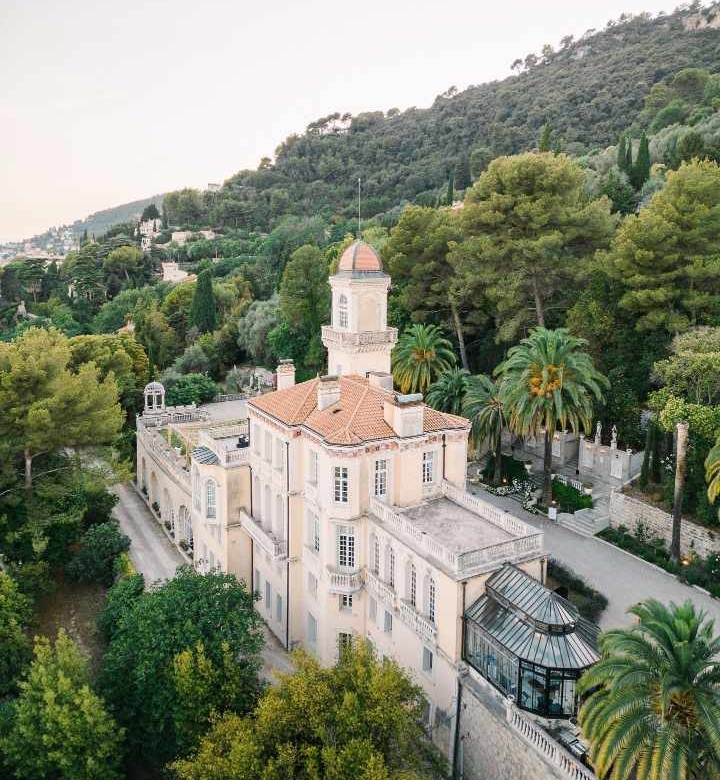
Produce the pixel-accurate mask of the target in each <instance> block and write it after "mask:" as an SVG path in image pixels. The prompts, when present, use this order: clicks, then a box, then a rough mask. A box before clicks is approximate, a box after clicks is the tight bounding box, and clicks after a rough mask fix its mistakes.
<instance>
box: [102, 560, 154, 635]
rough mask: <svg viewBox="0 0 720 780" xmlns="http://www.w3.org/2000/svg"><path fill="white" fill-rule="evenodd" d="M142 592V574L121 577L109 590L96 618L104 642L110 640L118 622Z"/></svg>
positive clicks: (143, 590) (143, 588) (143, 587)
mask: <svg viewBox="0 0 720 780" xmlns="http://www.w3.org/2000/svg"><path fill="white" fill-rule="evenodd" d="M144 592H145V578H144V577H143V575H142V574H130V575H129V576H127V577H121V578H120V579H119V580H118V581H117V582H116V583H115V584H114V585H113V586H112V588H110V590H109V591H108V594H107V600H106V601H105V606H104V607H103V610H102V612H101V613H100V616H99V617H98V629H99V630H100V633H101V634H102V635H103V637H104V638H105V640H106V641H109V640H110V639H111V638H112V636H113V635H114V634H115V631H116V630H117V627H118V625H119V624H120V621H121V620H122V619H123V618H124V617H125V615H126V614H128V613H129V612H130V611H131V610H132V609H133V608H134V606H135V604H136V602H137V601H138V600H139V599H140V597H141V596H142V595H143V593H144Z"/></svg>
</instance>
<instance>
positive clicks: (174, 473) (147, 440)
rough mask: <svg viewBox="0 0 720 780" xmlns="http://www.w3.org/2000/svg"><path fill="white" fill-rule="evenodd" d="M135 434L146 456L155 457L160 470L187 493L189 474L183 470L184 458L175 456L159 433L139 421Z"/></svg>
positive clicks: (174, 452)
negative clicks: (146, 453)
mask: <svg viewBox="0 0 720 780" xmlns="http://www.w3.org/2000/svg"><path fill="white" fill-rule="evenodd" d="M136 434H137V437H138V439H139V440H140V442H141V443H142V445H143V446H144V447H145V450H146V451H147V452H148V454H149V455H151V456H153V457H155V459H156V462H157V463H158V465H159V466H160V468H162V469H163V470H164V471H165V472H167V473H168V474H169V475H170V476H171V477H174V478H175V479H176V481H178V482H179V483H180V485H181V487H183V488H184V489H185V490H188V491H189V490H190V473H189V472H188V471H187V470H186V469H185V458H184V457H183V456H182V455H178V454H177V452H176V451H175V449H174V448H173V447H171V446H170V444H168V442H167V440H166V439H165V437H164V436H163V435H162V434H161V433H159V432H158V431H157V430H152V429H148V428H147V427H146V426H145V425H144V424H143V423H142V422H141V421H140V419H138V421H137V430H136Z"/></svg>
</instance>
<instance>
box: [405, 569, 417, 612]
mask: <svg viewBox="0 0 720 780" xmlns="http://www.w3.org/2000/svg"><path fill="white" fill-rule="evenodd" d="M407 600H408V601H409V602H410V604H411V605H412V606H413V607H417V569H416V568H415V564H414V563H409V564H408V570H407Z"/></svg>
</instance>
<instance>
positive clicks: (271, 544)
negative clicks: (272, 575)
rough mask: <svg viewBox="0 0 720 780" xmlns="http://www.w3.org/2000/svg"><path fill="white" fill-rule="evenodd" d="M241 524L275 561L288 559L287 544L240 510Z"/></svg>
mask: <svg viewBox="0 0 720 780" xmlns="http://www.w3.org/2000/svg"><path fill="white" fill-rule="evenodd" d="M240 524H241V525H242V527H243V529H244V530H245V531H247V533H248V534H249V535H250V536H251V537H252V539H253V541H255V542H256V543H257V544H258V545H260V547H261V548H262V549H263V550H264V551H265V552H266V553H267V554H268V555H269V556H270V557H271V558H273V560H276V561H279V560H283V559H284V558H287V542H286V541H285V540H284V539H277V538H276V537H275V535H274V534H272V533H271V532H270V531H266V530H265V529H264V528H263V527H262V526H261V525H260V523H259V522H258V521H257V520H255V518H253V517H250V515H249V514H248V513H247V512H246V511H245V510H244V509H240Z"/></svg>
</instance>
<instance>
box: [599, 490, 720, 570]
mask: <svg viewBox="0 0 720 780" xmlns="http://www.w3.org/2000/svg"><path fill="white" fill-rule="evenodd" d="M640 524H642V525H643V526H644V527H645V529H646V530H647V533H648V535H649V536H656V537H658V538H660V539H664V540H665V542H666V543H667V545H668V547H669V546H670V542H671V540H672V515H671V514H670V513H669V512H665V511H664V510H663V509H658V508H657V507H654V506H652V505H651V504H646V503H645V502H644V501H640V500H639V499H637V498H633V497H632V496H626V495H625V494H624V493H619V492H617V491H613V493H612V495H611V496H610V525H611V526H612V527H613V528H617V527H618V526H620V525H624V526H626V527H627V528H629V529H630V531H631V532H632V533H636V532H637V528H638V526H639V525H640ZM680 551H681V553H682V554H683V555H687V554H689V553H693V552H694V553H696V554H697V555H699V556H700V557H702V558H706V557H707V556H708V555H710V554H711V553H718V552H720V530H719V531H712V530H710V529H709V528H705V527H703V526H701V525H696V524H695V523H691V522H690V521H689V520H683V522H682V525H681V526H680Z"/></svg>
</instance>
